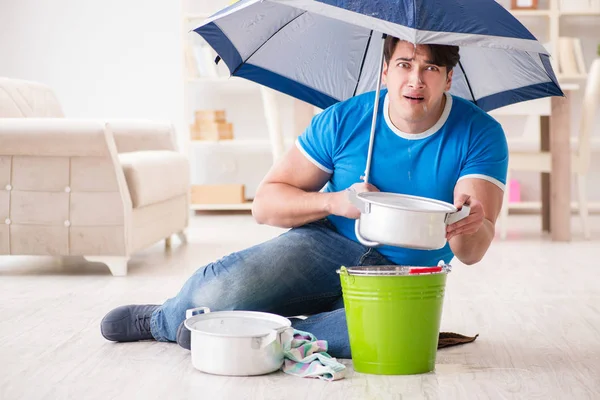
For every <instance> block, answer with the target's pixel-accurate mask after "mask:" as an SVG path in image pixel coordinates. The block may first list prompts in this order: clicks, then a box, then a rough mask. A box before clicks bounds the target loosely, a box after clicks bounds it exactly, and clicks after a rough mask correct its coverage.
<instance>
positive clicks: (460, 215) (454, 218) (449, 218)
mask: <svg viewBox="0 0 600 400" xmlns="http://www.w3.org/2000/svg"><path fill="white" fill-rule="evenodd" d="M470 213H471V207H469V206H468V205H466V204H463V206H462V208H461V209H460V210H459V211H457V212H455V213H450V214H447V215H446V225H452V224H453V223H455V222H458V221H460V220H461V219H465V218H467V217H468V216H469V214H470Z"/></svg>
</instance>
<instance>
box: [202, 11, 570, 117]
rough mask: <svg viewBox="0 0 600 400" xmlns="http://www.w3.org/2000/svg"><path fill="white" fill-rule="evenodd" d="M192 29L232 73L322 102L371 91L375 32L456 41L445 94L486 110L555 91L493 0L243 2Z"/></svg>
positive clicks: (542, 59)
mask: <svg viewBox="0 0 600 400" xmlns="http://www.w3.org/2000/svg"><path fill="white" fill-rule="evenodd" d="M195 32H197V33H198V34H199V35H201V36H202V37H203V38H204V39H205V40H206V41H207V42H208V44H209V45H210V46H211V47H212V48H213V49H214V50H215V51H216V52H217V54H218V55H219V57H220V58H221V59H222V60H223V61H224V62H225V64H226V65H227V67H228V68H229V71H230V73H231V75H232V76H239V77H242V78H245V79H249V80H251V81H254V82H257V83H259V84H262V85H265V86H268V87H270V88H273V89H275V90H278V91H280V92H283V93H286V94H288V95H290V96H293V97H295V98H298V99H301V100H303V101H306V102H308V103H310V104H313V105H315V106H317V107H320V108H326V107H328V106H330V105H332V104H334V103H336V102H339V101H343V100H346V99H349V98H350V97H352V96H355V95H357V94H361V93H365V92H370V91H373V90H376V89H377V88H378V75H379V74H380V68H381V66H380V62H381V51H382V40H383V38H382V37H383V34H388V35H391V36H395V37H398V38H400V39H402V40H406V41H409V42H411V43H414V44H447V45H455V46H459V47H460V57H461V60H460V63H459V65H457V66H456V67H455V69H454V76H453V82H452V88H451V90H450V92H451V93H452V94H454V95H456V96H460V97H462V98H465V99H467V100H470V101H472V102H474V103H475V104H477V105H478V106H479V107H480V108H482V109H483V110H485V111H490V110H492V109H495V108H498V107H502V106H506V105H509V104H513V103H517V102H520V101H526V100H532V99H536V98H541V97H547V96H562V95H563V93H562V91H561V90H560V87H559V86H558V82H557V79H556V76H555V75H554V72H553V70H552V67H551V65H550V60H549V55H548V53H547V51H546V49H545V48H544V47H543V46H542V45H541V44H540V43H539V42H538V41H537V40H536V39H535V37H534V36H533V35H532V34H531V33H530V32H529V31H528V30H527V29H526V28H525V27H524V26H523V25H522V24H521V23H520V22H519V21H518V20H517V19H515V18H514V17H513V16H512V15H511V14H510V13H509V12H508V11H507V10H506V9H504V8H503V7H502V6H501V5H499V4H498V3H496V1H494V0H419V1H417V0H378V1H364V0H241V1H239V2H238V3H235V4H234V5H232V6H229V7H227V8H225V9H223V10H221V11H219V12H218V13H216V14H214V15H213V16H212V17H210V18H208V19H207V20H206V21H204V23H203V24H202V25H201V26H199V27H198V28H197V29H195Z"/></svg>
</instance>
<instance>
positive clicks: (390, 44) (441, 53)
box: [383, 36, 460, 72]
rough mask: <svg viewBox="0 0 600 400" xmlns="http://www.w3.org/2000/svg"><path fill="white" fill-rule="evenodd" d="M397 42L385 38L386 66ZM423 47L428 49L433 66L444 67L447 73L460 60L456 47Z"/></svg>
mask: <svg viewBox="0 0 600 400" xmlns="http://www.w3.org/2000/svg"><path fill="white" fill-rule="evenodd" d="M399 41H400V39H398V38H397V37H394V36H387V37H386V38H385V42H384V44H383V55H384V57H385V62H386V63H387V64H389V63H390V58H392V54H394V50H396V45H397V44H398V42H399ZM423 46H427V47H429V51H430V52H431V58H432V60H431V61H433V64H434V65H437V66H438V67H446V69H447V71H448V72H450V71H451V70H452V68H454V67H455V66H456V64H458V61H459V60H460V54H458V46H448V45H443V44H425V45H423Z"/></svg>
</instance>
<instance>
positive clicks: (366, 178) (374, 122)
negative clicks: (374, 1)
mask: <svg viewBox="0 0 600 400" xmlns="http://www.w3.org/2000/svg"><path fill="white" fill-rule="evenodd" d="M386 37H387V35H386V34H385V33H384V34H383V35H382V36H381V49H380V50H381V51H380V52H379V74H378V75H377V88H376V91H375V107H374V108H373V120H372V121H371V135H370V137H369V152H368V153H367V166H366V168H365V174H364V176H363V180H364V181H365V183H368V182H369V174H370V172H371V159H372V156H373V144H374V143H375V128H376V126H377V110H378V108H379V91H380V89H381V75H382V74H383V61H384V60H383V52H384V45H385V38H386Z"/></svg>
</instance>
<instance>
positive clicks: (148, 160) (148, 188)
mask: <svg viewBox="0 0 600 400" xmlns="http://www.w3.org/2000/svg"><path fill="white" fill-rule="evenodd" d="M119 161H120V163H121V166H122V167H123V172H124V174H125V180H126V181H127V186H128V188H129V193H130V195H131V202H132V203H133V208H139V207H144V206H147V205H150V204H155V203H159V202H161V201H165V200H168V199H172V198H173V197H177V196H180V195H182V194H187V193H188V190H189V181H190V178H189V165H188V161H187V158H186V157H185V156H184V155H182V154H180V153H178V152H175V151H169V150H151V151H134V152H129V153H121V154H119Z"/></svg>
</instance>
